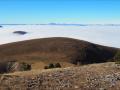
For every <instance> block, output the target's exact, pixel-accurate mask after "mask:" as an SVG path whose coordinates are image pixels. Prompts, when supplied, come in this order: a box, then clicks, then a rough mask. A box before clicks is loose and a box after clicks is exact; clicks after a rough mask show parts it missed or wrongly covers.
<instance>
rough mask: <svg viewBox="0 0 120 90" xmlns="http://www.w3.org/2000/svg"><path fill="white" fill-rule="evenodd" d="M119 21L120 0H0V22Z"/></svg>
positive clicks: (97, 22) (112, 22)
mask: <svg viewBox="0 0 120 90" xmlns="http://www.w3.org/2000/svg"><path fill="white" fill-rule="evenodd" d="M51 22H55V23H81V24H82V23H83V24H84V23H86V24H106V23H107V24H120V0H0V24H13V23H14V24H22V23H26V24H40V23H51Z"/></svg>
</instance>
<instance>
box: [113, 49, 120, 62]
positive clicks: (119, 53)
mask: <svg viewBox="0 0 120 90" xmlns="http://www.w3.org/2000/svg"><path fill="white" fill-rule="evenodd" d="M114 59H115V64H120V51H118V52H117V53H116V55H115V58H114Z"/></svg>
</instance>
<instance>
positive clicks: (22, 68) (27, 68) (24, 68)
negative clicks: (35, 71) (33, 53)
mask: <svg viewBox="0 0 120 90" xmlns="http://www.w3.org/2000/svg"><path fill="white" fill-rule="evenodd" d="M21 70H22V71H28V70H31V65H29V64H26V63H21Z"/></svg>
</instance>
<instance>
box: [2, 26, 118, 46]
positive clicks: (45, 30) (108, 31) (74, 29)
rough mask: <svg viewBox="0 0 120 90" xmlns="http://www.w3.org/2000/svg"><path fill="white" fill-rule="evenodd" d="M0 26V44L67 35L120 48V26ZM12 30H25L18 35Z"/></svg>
mask: <svg viewBox="0 0 120 90" xmlns="http://www.w3.org/2000/svg"><path fill="white" fill-rule="evenodd" d="M2 26H3V27H2V28H0V44H6V43H11V42H17V41H23V40H30V39H38V38H47V37H69V38H75V39H80V40H85V41H89V42H92V43H96V44H101V45H105V46H110V47H118V48H120V26H112V25H111V26H109V25H106V26H105V25H88V26H74V25H71V26H70V25H68V26H67V25H2ZM14 31H25V32H27V34H24V35H19V34H15V33H13V32H14Z"/></svg>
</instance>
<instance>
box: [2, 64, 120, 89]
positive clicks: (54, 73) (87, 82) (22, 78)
mask: <svg viewBox="0 0 120 90" xmlns="http://www.w3.org/2000/svg"><path fill="white" fill-rule="evenodd" d="M0 87H1V89H0V90H120V66H119V65H117V64H115V63H113V62H109V63H101V64H92V65H85V66H79V67H68V68H64V69H52V70H51V69H50V70H43V71H39V70H37V71H35V70H34V71H28V72H16V73H10V74H4V75H1V76H0Z"/></svg>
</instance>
